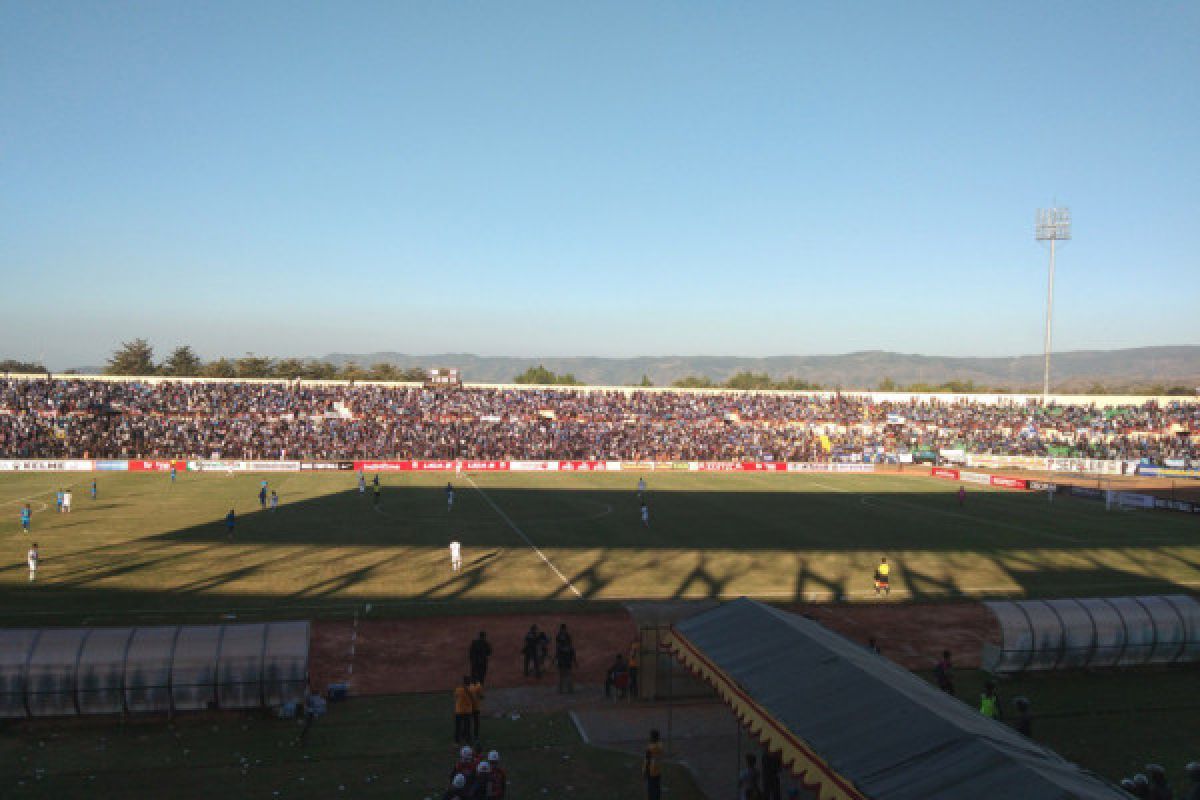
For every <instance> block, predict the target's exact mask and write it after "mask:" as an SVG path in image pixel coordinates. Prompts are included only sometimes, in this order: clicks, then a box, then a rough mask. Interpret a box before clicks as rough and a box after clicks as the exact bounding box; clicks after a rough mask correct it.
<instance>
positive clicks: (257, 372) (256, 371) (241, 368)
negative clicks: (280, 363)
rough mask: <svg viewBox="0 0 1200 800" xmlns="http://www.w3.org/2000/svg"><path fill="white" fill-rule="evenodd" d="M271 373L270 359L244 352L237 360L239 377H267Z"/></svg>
mask: <svg viewBox="0 0 1200 800" xmlns="http://www.w3.org/2000/svg"><path fill="white" fill-rule="evenodd" d="M272 374H273V369H272V365H271V359H269V358H265V357H263V356H256V355H254V353H246V355H245V356H243V357H242V358H239V359H238V360H237V376H238V377H239V378H269V377H271V375H272Z"/></svg>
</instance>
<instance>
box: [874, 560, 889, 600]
mask: <svg viewBox="0 0 1200 800" xmlns="http://www.w3.org/2000/svg"><path fill="white" fill-rule="evenodd" d="M891 572H892V568H891V567H890V566H888V562H887V557H886V556H885V557H884V558H881V559H879V566H878V567H876V568H875V594H876V595H879V594H880V593H882V594H884V595H886V594H887V593H888V592H890V591H891V585H890V580H891V577H890V576H891Z"/></svg>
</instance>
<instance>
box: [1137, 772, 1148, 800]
mask: <svg viewBox="0 0 1200 800" xmlns="http://www.w3.org/2000/svg"><path fill="white" fill-rule="evenodd" d="M1133 796H1134V797H1142V798H1148V797H1149V796H1150V779H1149V778H1147V777H1146V776H1145V775H1144V774H1143V773H1141V772H1139V773H1138V774H1136V775H1134V776H1133Z"/></svg>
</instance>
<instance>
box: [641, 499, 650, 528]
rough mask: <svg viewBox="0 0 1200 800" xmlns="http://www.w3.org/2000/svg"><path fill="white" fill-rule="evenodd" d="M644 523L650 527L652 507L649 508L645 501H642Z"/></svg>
mask: <svg viewBox="0 0 1200 800" xmlns="http://www.w3.org/2000/svg"><path fill="white" fill-rule="evenodd" d="M642 525H643V526H644V527H647V528H649V527H650V509H649V508H647V506H646V504H645V503H642Z"/></svg>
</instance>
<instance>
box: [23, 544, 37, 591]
mask: <svg viewBox="0 0 1200 800" xmlns="http://www.w3.org/2000/svg"><path fill="white" fill-rule="evenodd" d="M38 558H40V556H39V555H38V547H37V542H34V543H33V547H30V548H29V552H28V553H27V554H26V555H25V560H26V561H28V562H29V582H30V583H33V579H34V578H36V577H37V567H38Z"/></svg>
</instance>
